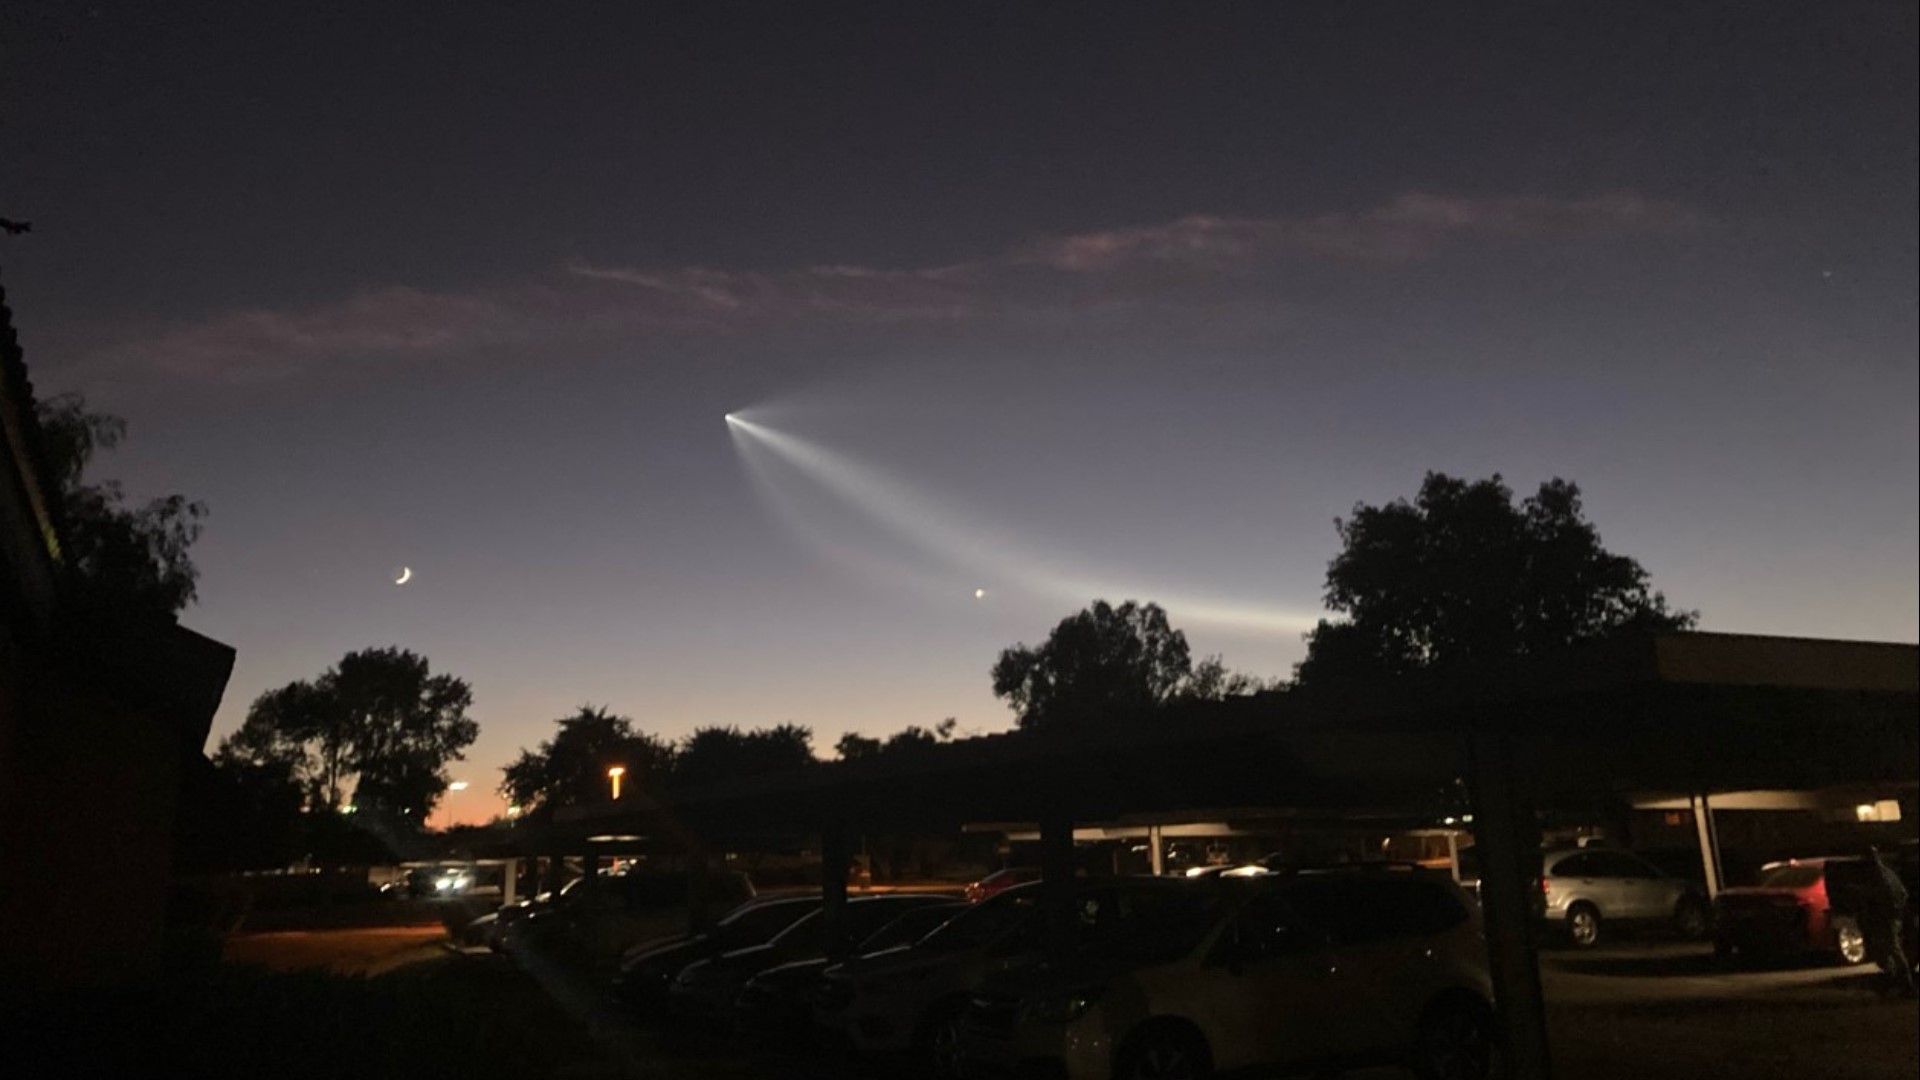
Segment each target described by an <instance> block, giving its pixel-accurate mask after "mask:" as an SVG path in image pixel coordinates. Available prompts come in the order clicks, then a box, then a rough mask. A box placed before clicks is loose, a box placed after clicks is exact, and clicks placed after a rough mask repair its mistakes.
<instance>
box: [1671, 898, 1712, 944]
mask: <svg viewBox="0 0 1920 1080" xmlns="http://www.w3.org/2000/svg"><path fill="white" fill-rule="evenodd" d="M1708 922H1709V917H1708V915H1707V907H1706V905H1705V904H1702V903H1701V902H1700V901H1698V900H1694V899H1692V898H1688V899H1685V900H1682V901H1680V903H1679V904H1678V905H1677V906H1676V907H1675V908H1674V909H1673V931H1674V933H1676V934H1679V935H1680V936H1681V937H1683V938H1685V939H1686V940H1688V941H1699V940H1700V939H1701V938H1703V937H1706V936H1707V930H1708V925H1707V924H1708Z"/></svg>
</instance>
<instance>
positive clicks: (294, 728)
mask: <svg viewBox="0 0 1920 1080" xmlns="http://www.w3.org/2000/svg"><path fill="white" fill-rule="evenodd" d="M472 704H473V691H472V690H471V689H470V688H469V687H468V686H467V684H466V682H465V681H464V680H461V679H457V678H455V677H453V676H451V675H435V674H433V673H432V672H431V670H430V669H429V667H428V665H427V661H426V658H425V657H422V656H420V655H418V654H416V653H413V652H409V651H407V650H405V649H396V648H386V649H364V650H361V651H359V652H351V653H348V654H347V655H345V656H343V657H341V658H340V662H339V663H338V664H336V665H334V666H333V667H332V668H329V669H328V670H327V671H326V672H324V673H323V674H321V676H320V677H319V678H317V679H315V680H313V681H311V682H306V681H302V682H295V683H289V684H288V685H286V686H283V687H280V688H278V689H275V690H269V691H267V692H266V693H264V694H261V695H260V696H259V697H258V698H256V699H255V700H254V703H253V706H252V707H251V708H250V709H248V711H247V718H246V720H245V722H244V723H242V724H241V726H240V728H239V730H237V731H235V732H234V733H233V734H231V735H229V736H227V738H225V739H223V740H222V741H221V743H220V747H219V749H218V751H217V752H216V754H215V762H216V764H226V765H239V764H243V763H244V764H253V765H267V764H277V765H283V766H285V767H286V768H287V770H288V774H289V775H290V776H292V777H294V778H295V780H296V782H298V783H299V784H300V785H301V787H302V788H303V789H304V790H305V792H306V794H307V797H308V801H309V804H310V805H313V806H316V807H326V808H329V809H336V810H337V809H339V808H341V806H342V805H343V798H344V793H345V789H346V785H347V782H348V781H349V780H351V781H352V783H353V800H354V805H355V806H356V807H357V808H359V809H361V810H363V811H367V812H371V813H375V814H384V815H387V816H390V817H392V818H395V819H398V818H402V817H409V818H411V819H412V820H413V821H415V822H423V821H425V820H426V818H427V815H428V814H430V813H432V811H433V807H434V804H436V803H437V802H438V801H439V800H440V796H441V795H442V794H443V793H444V792H445V791H446V788H447V776H446V772H445V770H446V766H447V763H448V762H450V761H457V760H460V759H461V758H462V757H464V753H463V752H464V751H465V749H466V748H467V747H468V746H471V745H472V744H473V741H474V739H476V738H478V737H479V734H480V726H479V724H478V723H476V722H475V721H474V720H473V719H471V718H470V717H468V716H467V709H468V708H469V707H470V706H471V705H472Z"/></svg>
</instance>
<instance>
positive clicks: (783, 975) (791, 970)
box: [734, 898, 970, 1040]
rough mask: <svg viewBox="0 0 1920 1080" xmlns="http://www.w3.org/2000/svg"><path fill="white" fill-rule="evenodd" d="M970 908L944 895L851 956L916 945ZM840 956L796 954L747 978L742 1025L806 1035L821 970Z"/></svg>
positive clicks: (763, 1032)
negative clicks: (803, 956)
mask: <svg viewBox="0 0 1920 1080" xmlns="http://www.w3.org/2000/svg"><path fill="white" fill-rule="evenodd" d="M967 910H970V909H969V907H968V906H967V904H966V903H964V902H960V901H954V900H947V899H944V898H943V899H940V900H939V901H938V902H936V903H931V904H926V905H923V906H921V907H915V908H911V909H909V910H908V911H907V912H906V913H905V914H902V915H900V916H899V917H897V918H895V919H894V920H893V921H892V922H890V923H888V924H887V925H885V926H883V927H881V928H880V929H879V930H876V931H874V932H873V933H872V934H870V935H869V936H868V937H867V938H866V939H865V940H863V941H861V942H860V943H859V944H858V945H855V946H854V947H853V949H852V953H851V956H852V957H853V958H858V957H863V956H872V955H873V954H875V953H880V952H885V951H887V950H889V949H898V948H904V947H906V946H909V945H912V944H914V943H915V942H917V941H919V940H920V939H922V938H924V937H926V936H927V935H928V934H931V933H933V932H934V931H935V930H938V929H939V928H940V927H941V926H943V925H945V924H946V922H947V920H949V919H951V918H953V917H954V916H955V915H958V914H960V913H961V912H963V911H967ZM836 962H837V961H834V960H831V959H828V958H827V957H824V956H821V957H815V958H812V959H807V960H795V961H792V962H789V963H785V964H779V965H776V966H774V967H770V968H768V969H766V970H765V971H762V972H761V973H759V974H758V975H755V976H754V977H753V978H751V979H749V980H747V984H746V986H744V987H742V988H741V990H740V996H739V997H738V998H737V999H736V1000H735V1001H734V1009H735V1012H736V1015H737V1018H738V1024H739V1027H740V1029H741V1030H742V1031H743V1032H744V1033H745V1034H747V1035H748V1036H750V1037H753V1038H757V1039H762V1040H766V1039H774V1038H788V1039H792V1038H802V1037H804V1036H805V1035H806V1033H807V1032H808V1031H809V1029H811V1027H812V1021H813V1016H812V1013H813V1006H814V1001H815V997H816V996H817V995H816V991H817V989H818V987H819V983H820V976H821V975H822V973H824V972H825V971H826V970H827V968H828V967H830V966H832V965H833V964H834V963H836Z"/></svg>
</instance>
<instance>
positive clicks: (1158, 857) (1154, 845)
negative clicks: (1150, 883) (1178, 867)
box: [1147, 825, 1167, 877]
mask: <svg viewBox="0 0 1920 1080" xmlns="http://www.w3.org/2000/svg"><path fill="white" fill-rule="evenodd" d="M1162 836H1163V834H1162V833H1161V831H1160V826H1158V825H1149V826H1147V851H1148V856H1147V857H1148V859H1149V860H1150V862H1149V865H1150V866H1151V867H1152V869H1153V876H1154V877H1161V876H1163V875H1164V874H1166V872H1167V852H1166V846H1167V845H1166V842H1165V840H1163V839H1162Z"/></svg>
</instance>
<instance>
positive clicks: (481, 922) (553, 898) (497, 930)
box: [460, 878, 582, 952]
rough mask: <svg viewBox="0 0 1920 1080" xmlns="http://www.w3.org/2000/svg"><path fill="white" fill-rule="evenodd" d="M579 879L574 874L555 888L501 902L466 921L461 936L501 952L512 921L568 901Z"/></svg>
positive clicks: (465, 939)
mask: <svg viewBox="0 0 1920 1080" xmlns="http://www.w3.org/2000/svg"><path fill="white" fill-rule="evenodd" d="M581 880H582V879H580V878H575V879H574V880H572V881H569V882H567V883H566V884H565V885H562V886H561V887H560V888H559V889H557V890H548V891H546V892H543V893H538V894H536V895H534V896H530V897H528V898H527V899H525V900H517V901H515V902H514V903H511V904H502V905H501V906H500V907H499V908H497V909H495V910H494V911H493V912H492V913H490V914H487V915H482V916H480V917H479V918H477V919H475V920H473V921H472V922H470V923H468V924H467V925H466V926H465V927H464V928H463V929H462V930H461V931H460V939H461V941H462V942H463V943H464V944H468V945H486V946H489V947H490V948H492V949H493V950H494V951H495V952H503V951H505V949H506V939H507V934H508V931H509V930H510V929H511V928H512V927H513V925H514V924H515V923H518V922H520V921H521V920H523V919H526V918H528V917H530V916H532V915H533V914H534V913H535V912H537V911H545V910H548V909H549V908H552V907H555V906H559V905H564V904H566V903H568V902H569V901H570V900H571V899H572V896H573V892H574V891H575V890H576V889H577V888H578V887H579V885H580V882H581Z"/></svg>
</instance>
